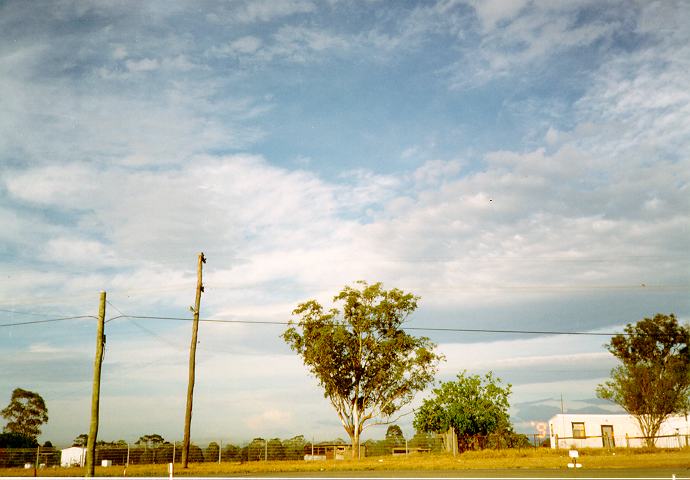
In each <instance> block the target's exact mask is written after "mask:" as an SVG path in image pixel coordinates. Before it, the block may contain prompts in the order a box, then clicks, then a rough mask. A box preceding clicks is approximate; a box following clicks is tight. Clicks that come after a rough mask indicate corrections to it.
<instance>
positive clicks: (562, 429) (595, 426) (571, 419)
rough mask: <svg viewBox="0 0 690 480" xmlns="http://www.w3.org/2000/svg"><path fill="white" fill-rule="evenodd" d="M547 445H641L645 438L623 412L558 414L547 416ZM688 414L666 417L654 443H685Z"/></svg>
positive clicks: (672, 445)
mask: <svg viewBox="0 0 690 480" xmlns="http://www.w3.org/2000/svg"><path fill="white" fill-rule="evenodd" d="M549 437H550V440H551V448H570V447H571V446H573V445H574V446H576V447H577V448H584V447H591V448H602V447H643V446H645V440H644V438H643V436H642V431H641V430H640V426H639V424H638V423H637V420H635V417H633V416H632V415H627V414H587V413H578V414H575V413H573V414H570V413H565V414H558V415H556V416H555V417H553V418H552V419H551V420H549ZM689 437H690V423H688V417H686V416H678V417H670V418H668V419H667V420H666V421H665V422H664V423H663V424H662V425H661V428H660V429H659V433H658V434H657V439H656V446H657V447H665V448H680V447H685V446H687V445H688V440H689Z"/></svg>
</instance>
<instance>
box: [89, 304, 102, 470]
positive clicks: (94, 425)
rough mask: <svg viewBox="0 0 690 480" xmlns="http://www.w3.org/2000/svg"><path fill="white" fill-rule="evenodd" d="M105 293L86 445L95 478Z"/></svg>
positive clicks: (97, 332)
mask: <svg viewBox="0 0 690 480" xmlns="http://www.w3.org/2000/svg"><path fill="white" fill-rule="evenodd" d="M104 325H105V292H101V299H100V304H99V306H98V327H97V330H96V358H95V359H94V362H93V387H92V390H91V426H90V427H89V440H88V442H87V444H86V476H87V477H93V476H94V474H95V470H96V437H97V436H98V407H99V403H100V396H101V365H102V364H103V348H104V347H105V335H104V334H103V330H104Z"/></svg>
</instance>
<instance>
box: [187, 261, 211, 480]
mask: <svg viewBox="0 0 690 480" xmlns="http://www.w3.org/2000/svg"><path fill="white" fill-rule="evenodd" d="M204 263H206V257H204V252H201V253H200V254H199V261H198V264H197V274H196V278H197V279H196V300H195V302H194V308H193V309H192V312H193V313H194V322H193V323H192V343H191V344H190V345H189V382H188V383H187V410H186V411H185V415H184V440H183V442H182V468H187V466H188V464H189V441H190V437H189V433H190V430H191V426H192V400H193V397H194V367H195V365H196V343H197V339H196V337H197V334H198V332H199V308H200V307H201V292H203V291H204V284H203V283H202V281H201V271H202V268H203V264H204Z"/></svg>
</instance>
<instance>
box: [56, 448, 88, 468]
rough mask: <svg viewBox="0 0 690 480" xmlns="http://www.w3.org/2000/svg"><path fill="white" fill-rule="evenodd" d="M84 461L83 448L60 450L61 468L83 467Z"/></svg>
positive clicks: (84, 449)
mask: <svg viewBox="0 0 690 480" xmlns="http://www.w3.org/2000/svg"><path fill="white" fill-rule="evenodd" d="M85 461H86V448H85V447H69V448H63V449H62V450H61V453H60V466H62V467H83V466H84V462H85Z"/></svg>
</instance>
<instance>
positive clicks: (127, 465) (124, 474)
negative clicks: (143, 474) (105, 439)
mask: <svg viewBox="0 0 690 480" xmlns="http://www.w3.org/2000/svg"><path fill="white" fill-rule="evenodd" d="M127 467H129V443H127V463H125V471H124V473H123V475H122V476H124V477H126V476H127Z"/></svg>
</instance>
